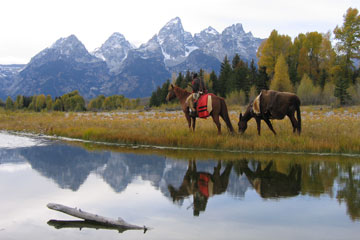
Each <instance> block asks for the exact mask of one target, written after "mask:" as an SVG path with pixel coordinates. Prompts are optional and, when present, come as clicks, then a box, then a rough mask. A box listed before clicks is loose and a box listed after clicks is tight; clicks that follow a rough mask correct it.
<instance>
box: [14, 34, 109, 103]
mask: <svg viewBox="0 0 360 240" xmlns="http://www.w3.org/2000/svg"><path fill="white" fill-rule="evenodd" d="M107 80H109V76H108V68H107V66H106V63H105V62H104V61H103V60H101V59H99V58H97V57H95V56H93V55H91V54H90V53H89V52H88V51H87V50H86V48H85V46H84V45H83V44H82V43H81V42H80V41H79V40H78V39H77V38H76V37H75V36H74V35H71V36H69V37H67V38H61V39H59V40H57V41H56V42H55V43H54V44H53V45H52V46H51V47H49V48H46V49H44V50H43V51H41V52H40V53H38V54H37V55H36V56H35V57H33V58H32V59H31V61H30V62H29V63H28V64H27V65H26V66H25V68H24V69H23V70H22V71H21V72H19V74H18V75H17V76H16V77H15V80H14V83H13V84H12V85H11V86H9V87H8V92H9V95H10V96H16V95H18V94H21V95H27V96H28V95H35V94H46V95H47V94H50V95H51V96H53V97H55V96H61V95H63V94H64V93H67V92H71V91H74V90H79V91H80V93H81V94H83V95H84V96H85V97H86V98H92V97H95V96H97V95H98V94H101V93H102V92H103V91H102V88H103V86H104V84H105V82H106V81H107Z"/></svg>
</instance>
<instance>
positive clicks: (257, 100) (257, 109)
mask: <svg viewBox="0 0 360 240" xmlns="http://www.w3.org/2000/svg"><path fill="white" fill-rule="evenodd" d="M261 93H262V92H261ZM261 93H260V94H259V95H258V96H257V97H256V98H255V100H254V102H253V105H252V107H253V112H254V113H255V114H256V115H260V97H261Z"/></svg>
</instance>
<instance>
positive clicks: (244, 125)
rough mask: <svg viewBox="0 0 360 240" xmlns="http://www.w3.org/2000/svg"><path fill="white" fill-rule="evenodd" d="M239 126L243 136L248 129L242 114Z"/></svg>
mask: <svg viewBox="0 0 360 240" xmlns="http://www.w3.org/2000/svg"><path fill="white" fill-rule="evenodd" d="M238 126H239V133H241V134H243V133H244V132H245V130H246V129H247V121H246V120H245V118H244V117H243V115H242V113H240V115H239V122H238Z"/></svg>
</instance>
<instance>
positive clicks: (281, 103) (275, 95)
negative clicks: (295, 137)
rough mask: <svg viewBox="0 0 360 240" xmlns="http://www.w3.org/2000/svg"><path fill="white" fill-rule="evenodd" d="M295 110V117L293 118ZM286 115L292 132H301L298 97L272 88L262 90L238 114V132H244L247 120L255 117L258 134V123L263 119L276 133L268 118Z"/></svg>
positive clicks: (278, 117) (279, 117)
mask: <svg viewBox="0 0 360 240" xmlns="http://www.w3.org/2000/svg"><path fill="white" fill-rule="evenodd" d="M295 111H296V113H297V114H296V118H297V119H296V118H295ZM285 116H288V117H289V119H290V121H291V124H292V127H293V132H294V133H295V131H296V130H297V132H298V134H299V135H300V133H301V116H300V99H299V98H298V97H297V96H296V95H295V94H293V93H288V92H278V91H274V90H262V91H261V93H260V94H259V96H257V97H256V99H255V100H254V101H253V102H252V103H250V104H249V105H248V107H247V109H246V111H245V113H244V115H242V113H240V116H239V123H238V126H239V132H240V133H244V132H245V130H246V128H247V122H248V121H249V120H250V119H251V118H255V120H256V124H257V130H258V134H259V135H260V128H261V126H260V123H261V120H264V121H265V123H266V124H267V125H268V127H269V128H270V130H271V131H272V132H273V133H274V134H275V135H276V132H275V130H274V128H273V126H272V124H271V122H270V119H279V120H280V119H283V118H284V117H285Z"/></svg>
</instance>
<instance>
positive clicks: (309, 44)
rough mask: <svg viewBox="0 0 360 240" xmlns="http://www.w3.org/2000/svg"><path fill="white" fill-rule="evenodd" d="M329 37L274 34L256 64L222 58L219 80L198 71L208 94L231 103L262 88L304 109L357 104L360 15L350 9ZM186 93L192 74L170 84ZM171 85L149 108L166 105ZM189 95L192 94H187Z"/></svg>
mask: <svg viewBox="0 0 360 240" xmlns="http://www.w3.org/2000/svg"><path fill="white" fill-rule="evenodd" d="M333 34H334V40H335V45H333V42H332V34H331V32H327V33H319V32H308V33H306V34H303V33H300V34H299V35H298V36H297V37H295V39H294V40H293V41H292V39H291V37H290V36H288V35H282V34H279V33H278V31H276V30H273V31H272V32H271V34H270V36H269V37H268V38H267V39H266V40H264V41H263V42H262V43H261V45H260V47H259V48H258V50H257V57H258V62H257V64H256V63H255V62H254V60H252V61H251V62H250V64H249V63H247V62H244V61H243V60H242V59H241V56H239V55H238V54H236V55H235V56H234V57H233V59H232V60H231V61H230V60H229V59H228V57H227V56H225V58H224V60H223V62H222V63H221V67H220V73H219V76H217V74H216V73H215V72H214V71H213V72H211V73H206V72H204V71H202V70H200V72H199V75H200V76H201V77H202V78H203V79H204V81H205V83H206V86H207V88H208V90H209V92H212V93H215V94H217V95H220V96H221V97H225V98H227V101H229V102H230V104H231V103H235V104H236V103H238V104H246V103H247V102H248V101H249V100H250V99H252V98H254V97H255V96H256V95H257V94H258V93H259V92H260V91H261V90H262V89H273V90H278V91H288V92H294V93H296V94H298V96H299V97H300V99H301V101H302V104H328V105H335V104H336V105H344V104H360V68H359V63H360V50H359V49H360V16H359V12H358V10H357V9H356V8H349V9H348V10H347V12H346V14H345V15H344V22H343V25H342V26H337V27H336V28H335V29H334V30H333ZM172 81H173V82H175V84H176V85H178V86H180V87H182V88H185V87H187V86H188V84H189V83H191V74H190V73H189V72H187V73H186V74H182V73H179V75H178V76H177V77H175V78H173V79H172ZM169 82H170V80H168V81H166V82H165V83H164V84H163V86H162V87H158V89H157V90H156V91H155V92H153V94H152V96H151V99H150V106H159V105H161V104H163V103H165V97H164V96H166V93H167V89H168V86H169V84H170V83H169ZM189 90H190V89H189Z"/></svg>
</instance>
